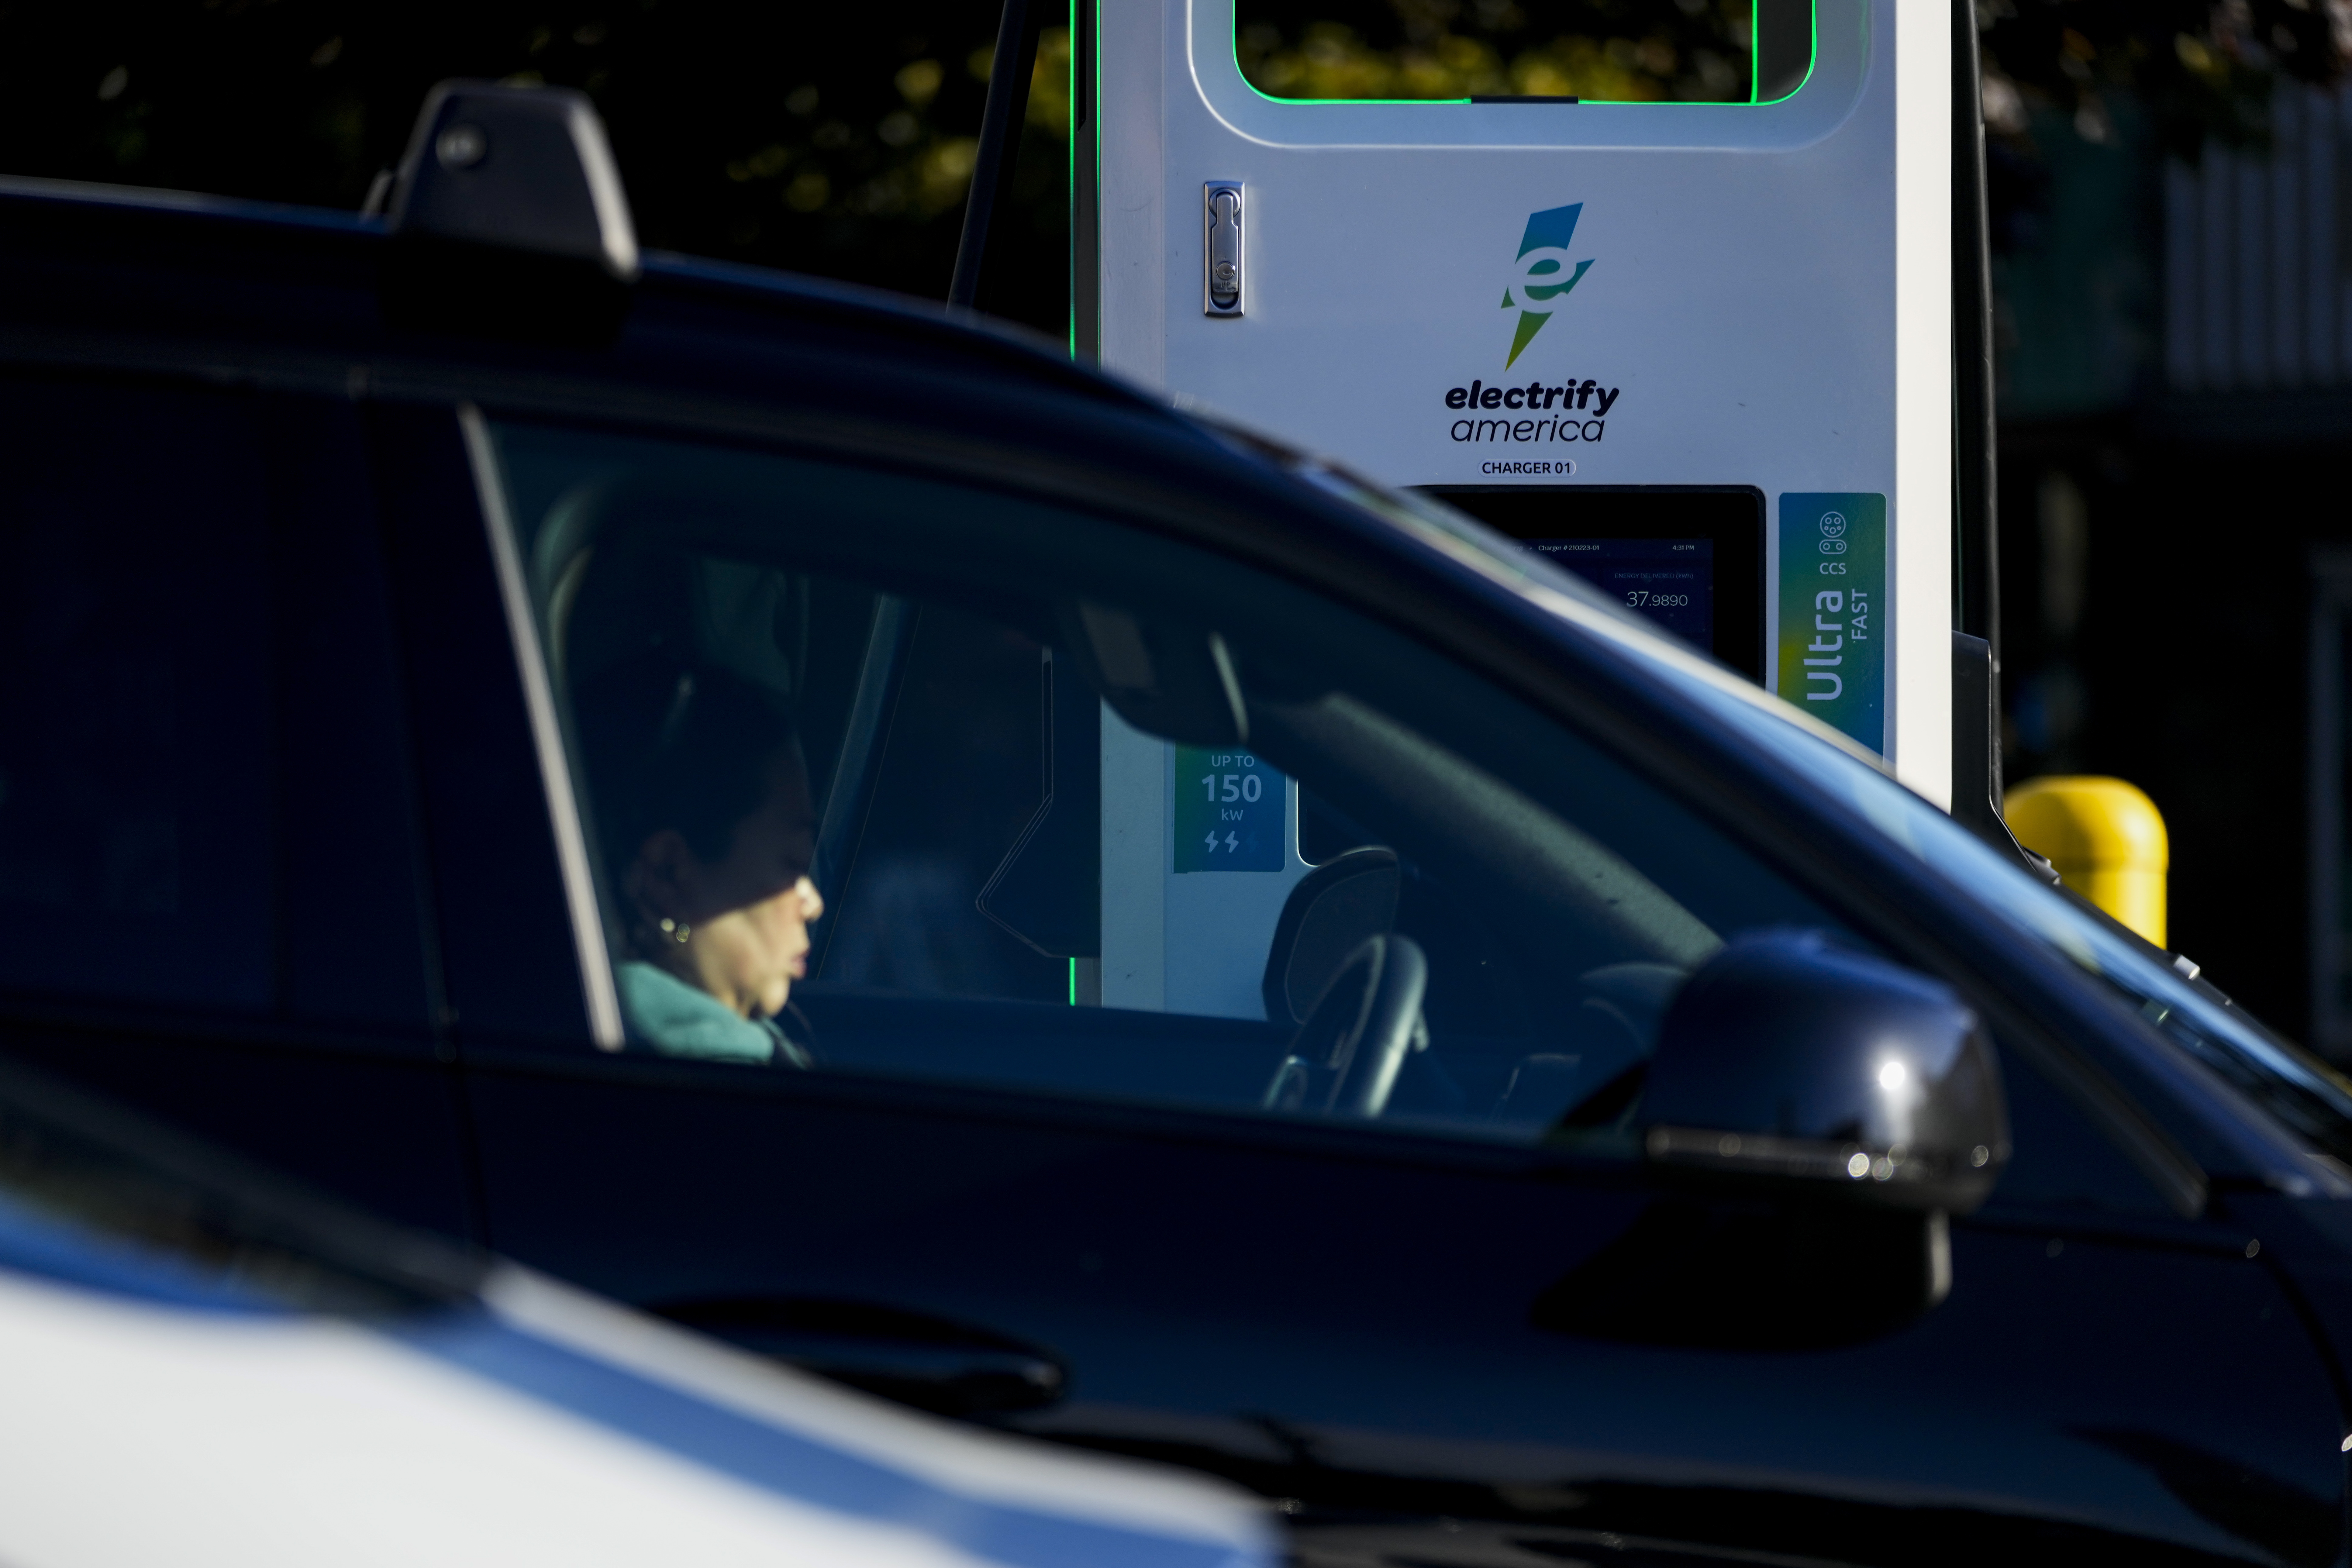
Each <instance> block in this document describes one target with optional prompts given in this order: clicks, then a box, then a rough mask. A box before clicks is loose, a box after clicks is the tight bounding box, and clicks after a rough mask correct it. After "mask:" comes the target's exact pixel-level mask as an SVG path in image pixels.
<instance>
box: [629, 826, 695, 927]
mask: <svg viewBox="0 0 2352 1568" xmlns="http://www.w3.org/2000/svg"><path fill="white" fill-rule="evenodd" d="M700 866H701V861H700V860H699V859H698V858H697V857H696V856H695V853H694V847H693V846H692V845H690V844H688V842H687V841H686V835H684V834H682V833H680V832H678V831H677V829H676V828H674V827H665V828H663V829H662V830H661V831H660V832H658V833H656V834H654V835H653V836H652V837H648V838H647V839H646V841H645V842H644V843H643V844H640V845H639V846H637V858H636V859H635V861H634V862H632V863H631V865H630V867H629V874H628V878H627V886H626V887H625V889H623V890H624V891H625V892H626V893H627V894H628V897H629V900H630V901H631V902H633V903H635V904H637V905H639V906H641V907H642V908H644V909H645V910H647V911H649V912H650V913H651V914H652V915H653V916H655V917H656V919H671V920H677V919H683V918H685V917H686V915H687V914H688V912H689V911H688V909H687V905H688V902H689V901H690V900H691V899H692V896H693V887H692V884H693V881H694V878H695V872H696V871H697V870H698V869H699V868H700Z"/></svg>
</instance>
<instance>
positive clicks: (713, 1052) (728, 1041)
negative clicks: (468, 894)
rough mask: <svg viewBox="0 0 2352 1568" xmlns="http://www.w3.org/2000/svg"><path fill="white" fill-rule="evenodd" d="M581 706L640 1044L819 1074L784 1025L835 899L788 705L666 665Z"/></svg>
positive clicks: (645, 666) (627, 996)
mask: <svg viewBox="0 0 2352 1568" xmlns="http://www.w3.org/2000/svg"><path fill="white" fill-rule="evenodd" d="M578 699H579V700H578V704H577V711H578V714H579V721H580V731H581V740H582V747H583V751H584V752H585V753H586V762H587V764H588V776H589V783H590V788H591V794H592V797H593V798H592V804H593V807H594V810H595V813H596V817H597V824H598V828H599V837H601V838H602V839H603V841H604V854H605V862H604V863H605V866H606V868H607V869H608V871H609V873H610V875H611V877H612V879H613V881H614V893H615V894H616V895H617V897H618V899H619V900H620V904H621V912H622V919H623V922H624V924H625V933H624V936H625V943H624V952H621V953H620V954H619V955H617V956H619V958H620V960H621V962H620V963H619V965H618V968H617V971H616V974H617V979H618V981H619V985H620V992H621V1004H622V1008H623V1011H624V1013H625V1015H626V1017H627V1020H628V1024H629V1030H630V1034H631V1036H632V1037H633V1038H635V1039H638V1040H641V1041H642V1042H644V1043H645V1044H646V1045H649V1046H651V1047H653V1048H654V1049H655V1050H657V1051H660V1052H662V1053H664V1054H665V1055H669V1056H681V1057H704V1058H717V1059H719V1060H725V1061H742V1062H772V1063H776V1064H778V1065H790V1066H793V1067H803V1068H804V1067H807V1066H810V1065H811V1058H810V1056H809V1052H808V1050H807V1047H805V1046H804V1045H803V1044H801V1043H800V1042H798V1041H796V1040H795V1039H794V1038H793V1037H792V1036H791V1035H789V1034H787V1033H786V1032H785V1027H784V1025H785V1021H786V1019H787V1017H790V1018H792V1019H793V1020H794V1021H797V1019H798V1011H797V1009H791V1010H790V1011H789V1012H788V1006H789V1001H790V998H791V995H792V988H793V981H794V980H796V979H799V978H800V977H801V976H802V975H803V974H804V973H806V972H807V959H808V951H809V935H808V928H809V924H810V922H811V921H814V920H815V919H816V918H817V917H818V916H819V915H821V914H823V913H824V899H823V898H822V897H820V896H819V895H818V893H817V890H816V887H815V884H814V883H813V882H811V881H810V879H809V875H808V872H809V861H810V858H811V856H812V855H813V854H814V849H815V843H816V820H815V813H814V809H813V807H812V805H811V804H810V799H809V784H808V768H807V764H806V763H804V762H803V760H802V757H801V748H800V742H799V739H798V738H797V737H796V736H795V734H794V733H793V724H792V720H791V718H790V716H789V715H788V713H787V712H786V710H785V709H784V707H783V704H782V702H781V701H780V700H778V699H777V698H776V697H775V696H774V695H772V693H770V692H769V691H768V690H767V689H765V688H763V687H761V686H758V685H756V684H754V683H753V682H751V681H749V680H746V679H743V678H742V677H740V676H738V675H735V674H733V673H731V672H730V671H728V670H724V669H719V668H707V667H706V668H685V669H681V668H678V667H677V665H675V664H672V663H653V662H647V663H640V664H635V665H631V666H625V667H623V668H619V669H616V670H613V671H609V672H607V673H605V674H604V675H602V676H600V677H597V678H595V679H593V680H590V681H587V682H584V683H583V686H582V688H581V689H580V691H579V693H578ZM801 1032H802V1033H803V1034H805V1029H804V1027H803V1029H802V1030H801Z"/></svg>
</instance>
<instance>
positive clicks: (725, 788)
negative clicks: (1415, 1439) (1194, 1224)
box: [490, 423, 1862, 1146]
mask: <svg viewBox="0 0 2352 1568" xmlns="http://www.w3.org/2000/svg"><path fill="white" fill-rule="evenodd" d="M491 437H492V440H491V442H490V449H491V450H493V451H494V452H495V454H496V462H497V467H498V469H499V472H498V474H497V475H496V476H494V480H493V482H495V483H496V484H498V485H499V488H500V489H501V490H502V492H503V493H502V498H501V499H502V500H504V501H505V503H506V505H505V507H504V510H505V512H506V513H507V515H508V516H509V518H510V519H511V527H512V528H513V530H514V531H515V533H516V540H515V543H516V546H517V549H516V559H517V560H519V561H520V562H521V563H524V570H525V572H526V574H527V576H528V578H529V589H530V597H531V600H532V604H533V606H534V611H535V616H536V619H537V626H536V627H535V629H536V631H537V633H538V637H539V639H540V643H541V648H542V649H543V657H544V658H545V661H546V664H547V668H548V671H549V674H550V676H551V686H552V688H553V689H554V692H555V694H556V697H557V700H558V705H559V707H560V709H561V710H562V714H563V723H564V734H565V746H566V758H565V763H566V765H567V766H569V767H570V768H571V769H572V777H573V780H574V783H575V784H576V786H577V787H576V794H577V795H578V797H579V798H580V800H581V802H582V809H583V819H584V822H585V825H586V827H587V834H586V837H587V838H588V839H589V841H590V842H591V844H592V845H593V848H594V852H595V853H594V858H595V860H596V877H595V882H596V887H597V889H598V899H599V902H600V909H599V914H600V916H601V924H602V929H603V931H604V938H605V941H606V943H607V945H608V948H609V951H610V953H611V956H612V959H613V961H614V975H615V984H616V989H617V992H618V994H619V998H620V1002H621V1005H622V1011H623V1015H624V1017H625V1025H626V1034H627V1044H628V1047H629V1048H631V1049H635V1050H638V1051H642V1052H645V1053H647V1054H659V1055H668V1056H672V1057H677V1058H701V1059H706V1060H715V1061H724V1062H730V1063H735V1064H740V1065H742V1066H745V1067H761V1068H770V1069H782V1070H815V1071H833V1072H849V1073H863V1074H875V1075H885V1076H898V1077H913V1078H920V1079H931V1080H935V1081H941V1082H961V1083H969V1084H974V1085H990V1086H997V1087H1008V1088H1017V1089H1029V1090H1036V1091H1045V1092H1052V1093H1059V1094H1074V1095H1085V1096H1095V1097H1104V1098H1112V1099H1119V1100H1144V1101H1154V1102H1161V1103H1169V1104H1186V1105H1197V1106H1204V1107H1213V1108H1219V1109H1223V1110H1235V1111H1244V1112H1249V1113H1256V1114H1274V1115H1299V1116H1306V1115H1314V1116H1339V1117H1370V1116H1378V1117H1381V1118H1382V1119H1383V1120H1384V1121H1387V1122H1389V1123H1390V1124H1391V1125H1398V1126H1413V1127H1419V1128H1423V1129H1427V1130H1430V1131H1442V1132H1446V1133H1451V1134H1459V1135H1467V1136H1474V1137H1483V1138H1502V1139H1508V1140H1514V1141H1531V1140H1535V1139H1539V1138H1546V1137H1550V1138H1555V1139H1558V1138H1571V1139H1590V1140H1592V1141H1595V1142H1599V1143H1600V1144H1601V1145H1603V1146H1607V1145H1608V1143H1609V1141H1610V1140H1611V1139H1612V1138H1622V1129H1623V1127H1624V1126H1625V1125H1626V1124H1627V1121H1628V1116H1629V1112H1630V1110H1631V1108H1632V1105H1633V1100H1634V1097H1635V1096H1636V1095H1637V1094H1638V1090H1639V1086H1640V1081H1641V1073H1642V1065H1643V1061H1644V1059H1645V1058H1646V1056H1647V1053H1648V1051H1649V1049H1650V1047H1651V1044H1652V1041H1653V1039H1654V1032H1655V1029H1656V1026H1657V1023H1658V1019H1659V1017H1660V1016H1661V1014H1662V1013H1663V1011H1664V1007H1665V1006H1666V1005H1667V1004H1668V1002H1669V1001H1670V1000H1671V998H1672V996H1673V995H1674V994H1675V989H1676V987H1677V986H1679V984H1680V983H1681V981H1682V979H1683V978H1684V977H1685V975H1686V974H1688V973H1690V972H1691V970H1692V969H1693V968H1695V967H1696V965H1698V964H1700V963H1704V962H1705V961H1706V958H1707V957H1709V956H1710V955H1711V954H1712V953H1713V952H1716V951H1717V949H1718V948H1719V947H1721V945H1722V944H1723V943H1724V942H1726V941H1727V940H1729V939H1730V938H1732V937H1734V936H1736V935H1738V934H1739V933H1740V932H1743V931H1754V930H1760V929H1765V928H1771V927H1785V926H1804V927H1808V928H1812V929H1817V930H1827V931H1832V932H1841V927H1840V922H1839V921H1838V920H1837V919H1836V918H1835V917H1834V916H1832V914H1831V913H1830V912H1829V911H1828V910H1825V909H1823V908H1822V907H1821V906H1820V905H1819V904H1818V903H1816V902H1815V901H1814V900H1812V899H1811V898H1810V897H1809V896H1808V895H1807V894H1805V893H1804V892H1803V891H1801V889H1798V888H1797V887H1796V886H1794V885H1793V884H1792V883H1790V882H1789V881H1788V880H1787V879H1784V878H1783V877H1782V876H1780V874H1779V873H1778V872H1777V871H1775V870H1774V869H1773V868H1771V867H1770V866H1769V865H1768V864H1767V863H1766V862H1765V861H1763V860H1762V859H1761V858H1759V857H1758V856H1756V855H1755V854H1753V853H1751V852H1750V851H1748V849H1746V848H1745V847H1742V846H1741V845H1739V844H1738V843H1737V842H1735V841H1734V840H1732V839H1731V838H1729V837H1727V836H1726V835H1725V834H1724V833H1722V832H1721V831H1720V830H1718V829H1717V828H1716V827H1714V826H1712V825H1710V824H1709V823H1707V822H1706V820H1704V819H1703V818H1701V817H1699V816H1696V814H1695V813H1693V812H1692V811H1690V810H1689V809H1688V808H1686V807H1685V806H1684V805H1681V804H1680V803H1679V802H1677V801H1675V799H1673V798H1671V797H1669V796H1668V795H1665V794H1664V793H1663V792H1661V791H1660V790H1659V789H1657V788H1656V787H1655V786H1654V785H1652V784H1650V783H1648V782H1647V781H1646V780H1645V779H1643V777H1642V776H1641V775H1640V774H1638V773H1635V772H1634V771H1633V769H1631V768H1630V767H1628V766H1627V765H1626V764H1625V763H1622V762H1621V761H1619V760H1617V759H1616V758H1614V757H1612V755H1611V754H1610V753H1609V752H1607V751H1606V750H1605V749H1604V748H1602V747H1601V746H1600V745H1598V744H1596V743H1594V742H1592V741H1591V740H1589V739H1587V738H1585V737H1583V736H1581V735H1580V734H1578V733H1577V732H1575V731H1573V730H1571V729H1570V728H1569V727H1568V726H1566V725H1564V724H1563V723H1561V722H1560V721H1559V720H1557V719H1556V718H1554V717H1552V716H1549V715H1547V714H1545V713H1542V712H1539V711H1538V710H1535V709H1533V708H1531V707H1529V706H1528V704H1527V703H1525V702H1524V701H1522V700H1519V699H1517V698H1516V697H1514V696H1512V695H1510V694H1508V693H1507V692H1506V691H1504V690H1502V689H1499V688H1498V687H1496V685H1494V684H1493V683H1491V682H1489V681H1487V680H1486V679H1482V678H1480V677H1478V676H1475V675H1474V674H1473V673H1471V672H1469V671H1467V670H1465V669H1464V668H1461V667H1459V666H1457V665H1455V664H1454V663H1452V662H1451V661H1449V660H1448V659H1446V658H1444V657H1442V656H1440V655H1438V654H1436V653H1434V652H1433V651H1432V650H1431V649H1429V648H1427V647H1424V646H1423V645H1421V644H1419V643H1417V642H1416V641H1414V640H1413V639H1412V637H1409V636H1406V635H1403V634H1402V633H1400V632H1399V631H1397V630H1396V629H1394V628H1391V627H1390V626H1384V625H1381V624H1379V623H1376V622H1374V621H1372V620H1371V619H1370V618H1368V617H1365V616H1360V615H1358V614H1356V613H1354V612H1352V611H1350V610H1348V609H1346V608H1345V607H1343V606H1341V605H1338V604H1336V603H1334V602H1333V601H1331V600H1330V599H1328V598H1327V597H1325V596H1322V595H1316V594H1313V593H1310V592H1307V591H1304V590H1302V589H1300V588H1298V587H1297V586H1295V585H1292V584H1285V583H1282V582H1279V581H1276V580H1275V579H1273V578H1271V577H1267V576H1264V575H1262V574H1257V573H1255V572H1254V571H1252V570H1250V569H1248V568H1246V567H1244V566H1242V565H1240V564H1239V563H1234V562H1232V561H1229V560H1223V559H1220V558H1217V557H1214V556H1212V555H1209V554H1207V553H1204V552H1199V551H1195V550H1192V549H1190V548H1188V547H1184V546H1181V545H1178V544H1176V543H1173V542H1170V541H1168V540H1165V539H1162V538H1159V537H1155V536H1153V535H1151V534H1150V533H1147V532H1145V531H1140V530H1133V529H1129V528H1127V527H1123V526H1121V525H1119V524H1118V523H1116V522H1114V521H1109V520H1108V519H1104V518H1099V517H1095V516H1089V515H1087V514H1085V513H1082V512H1079V511H1076V510H1062V509H1058V508H1054V507H1049V506H1045V505H1041V504H1034V503H1031V502H1027V501H1024V500H1017V499H1014V498H1012V497H1008V496H1004V495H1001V494H995V493H992V492H988V491H985V490H982V489H966V488H961V487H958V486H954V485H949V484H942V483H938V482H934V481H931V480H928V479H920V478H916V477H911V476H908V475H905V474H896V473H887V472H882V471H878V470H868V469H858V468H848V467H843V466H836V465H830V464H824V463H815V462H809V461H803V460H801V459H797V458H785V457H781V456H772V455H764V454H760V453H753V452H743V451H735V450H729V449H724V448H719V447H692V446H687V445H678V444H669V443H664V442H657V441H651V440H635V439H630V438H625V437H614V436H611V435H607V434H601V433H600V434H587V433H580V432H571V431H565V430H562V429H554V428H549V427H545V426H533V425H529V424H522V423H506V424H497V425H494V426H492V430H491ZM1841 935H1842V939H1843V940H1849V941H1854V942H1861V940H1862V939H1860V938H1859V937H1856V936H1853V935H1852V934H1851V933H1842V932H1841Z"/></svg>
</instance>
